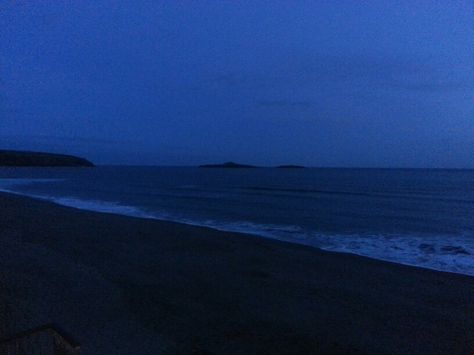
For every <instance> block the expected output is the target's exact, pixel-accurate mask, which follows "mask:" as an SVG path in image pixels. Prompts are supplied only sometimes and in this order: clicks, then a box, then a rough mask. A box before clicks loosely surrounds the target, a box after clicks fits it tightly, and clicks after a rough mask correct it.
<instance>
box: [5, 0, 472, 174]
mask: <svg viewBox="0 0 474 355" xmlns="http://www.w3.org/2000/svg"><path fill="white" fill-rule="evenodd" d="M369 3H371V4H369ZM0 147H2V148H11V149H34V150H45V151H54V152H66V153H72V154H78V155H83V156H86V157H89V158H90V159H92V160H94V161H95V162H98V163H126V164H159V165H162V164H164V165H189V164H199V163H205V162H220V161H224V160H236V161H239V162H246V163H254V164H283V163H295V164H304V165H311V166H370V167H374V166H381V167H397V166H401V167H474V3H473V2H472V1H443V2H441V1H432V2H431V1H396V2H395V1H394V2H390V1H379V2H365V1H364V2H359V1H307V2H306V1H274V0H273V1H238V2H237V1H193V2H191V1H184V2H178V1H163V2H161V1H156V0H153V1H151V0H150V1H140V0H134V1H111V0H110V1H105V0H103V1H101V0H90V1H89V0H81V1H60V0H45V1H26V0H25V1H13V0H0Z"/></svg>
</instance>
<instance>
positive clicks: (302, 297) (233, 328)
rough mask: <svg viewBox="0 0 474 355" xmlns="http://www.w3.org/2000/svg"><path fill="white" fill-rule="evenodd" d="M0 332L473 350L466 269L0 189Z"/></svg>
mask: <svg viewBox="0 0 474 355" xmlns="http://www.w3.org/2000/svg"><path fill="white" fill-rule="evenodd" d="M0 286H1V295H0V300H1V301H2V304H1V305H0V310H1V311H2V313H3V314H2V315H1V318H0V319H1V320H2V326H1V327H0V331H2V332H3V333H4V334H2V335H3V336H8V335H11V334H14V333H15V332H18V331H21V330H24V329H28V328H32V327H36V326H39V325H42V324H45V323H50V322H54V323H57V324H59V325H60V326H61V327H62V328H64V329H65V330H67V331H68V332H69V333H70V334H71V335H73V337H74V338H75V339H76V340H77V341H78V342H79V343H80V344H81V347H82V353H83V354H160V353H162V354H192V353H196V354H198V353H201V354H205V353H210V354H308V353H341V354H345V353H361V354H377V353H380V354H407V353H410V354H446V353H450V354H470V353H472V352H473V351H474V317H473V316H474V302H473V300H474V278H473V277H470V276H466V275H460V274H453V273H446V272H438V271H433V270H428V269H421V268H416V267H410V266H403V265H399V264H394V263H389V262H384V261H377V260H373V259H369V258H365V257H361V256H356V255H351V254H342V253H332V252H325V251H321V250H318V249H316V248H312V247H307V246H303V245H296V244H290V243H285V242H280V241H276V240H270V239H264V238H260V237H255V236H251V235H246V234H240V233H230V232H222V231H217V230H214V229H210V228H204V227H196V226H190V225H185V224H178V223H172V222H163V221H157V220H152V219H140V218H131V217H125V216H119V215H114V214H104V213H96V212H88V211H83V210H78V209H73V208H68V207H64V206H59V205H55V204H52V203H49V202H45V201H40V200H33V199H30V198H27V197H20V196H15V195H11V194H6V193H0Z"/></svg>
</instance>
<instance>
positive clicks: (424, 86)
mask: <svg viewBox="0 0 474 355" xmlns="http://www.w3.org/2000/svg"><path fill="white" fill-rule="evenodd" d="M387 86H389V87H392V88H395V89H401V90H410V91H420V92H451V91H464V90H472V89H474V85H473V84H472V82H467V81H451V82H449V81H445V82H439V81H423V80H420V81H418V82H411V81H405V82H403V81H393V82H388V83H387Z"/></svg>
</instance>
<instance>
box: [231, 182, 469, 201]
mask: <svg viewBox="0 0 474 355" xmlns="http://www.w3.org/2000/svg"><path fill="white" fill-rule="evenodd" d="M239 189H241V190H248V191H262V192H285V193H295V194H307V195H310V194H318V195H345V196H361V197H385V198H397V199H411V200H433V201H446V202H458V203H467V204H473V203H474V200H471V199H462V198H449V197H441V196H426V195H420V194H418V195H414V194H410V195H408V194H401V193H382V192H357V191H342V190H318V189H294V188H280V187H259V186H249V187H239Z"/></svg>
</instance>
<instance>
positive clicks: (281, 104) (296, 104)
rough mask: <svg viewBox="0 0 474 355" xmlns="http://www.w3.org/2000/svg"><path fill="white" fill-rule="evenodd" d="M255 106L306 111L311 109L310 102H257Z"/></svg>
mask: <svg viewBox="0 0 474 355" xmlns="http://www.w3.org/2000/svg"><path fill="white" fill-rule="evenodd" d="M257 106H259V107H268V108H297V109H307V108H309V107H311V102H310V101H290V100H259V101H257Z"/></svg>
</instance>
